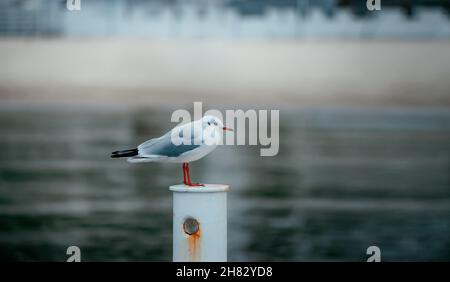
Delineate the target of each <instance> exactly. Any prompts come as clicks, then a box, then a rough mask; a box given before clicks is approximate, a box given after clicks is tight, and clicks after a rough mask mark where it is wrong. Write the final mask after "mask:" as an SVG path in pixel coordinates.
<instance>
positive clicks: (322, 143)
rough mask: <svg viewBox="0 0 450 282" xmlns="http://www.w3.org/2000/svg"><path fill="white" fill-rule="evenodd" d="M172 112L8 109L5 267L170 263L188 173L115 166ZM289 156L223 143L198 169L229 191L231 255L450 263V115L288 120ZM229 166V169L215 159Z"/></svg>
mask: <svg viewBox="0 0 450 282" xmlns="http://www.w3.org/2000/svg"><path fill="white" fill-rule="evenodd" d="M170 113H171V111H168V110H157V109H126V110H113V111H112V110H106V109H94V108H83V109H81V108H79V109H71V108H67V107H62V108H51V109H50V108H47V107H38V106H34V107H27V108H24V107H9V106H2V107H0V136H1V138H0V147H1V148H2V151H1V154H0V259H1V260H27V261H28V260H46V261H48V260H51V261H65V260H66V258H67V256H66V254H65V251H66V249H67V247H68V246H71V245H77V246H79V247H80V248H81V252H82V260H84V261H169V260H170V259H171V252H172V249H171V240H172V239H171V228H172V225H171V195H170V193H169V192H168V189H167V187H168V186H169V185H171V184H175V183H177V182H180V181H181V166H180V167H179V166H178V165H174V164H143V165H131V164H128V163H126V162H124V161H120V160H112V159H110V158H109V153H110V152H111V151H113V150H115V149H121V148H127V147H131V146H135V145H137V144H138V143H140V142H142V141H144V140H146V139H148V138H149V137H152V136H158V135H160V134H161V133H163V132H164V131H165V130H166V129H167V128H169V127H171V126H173V124H171V123H170V122H169V121H170ZM280 118H281V124H280V136H281V137H280V138H281V146H280V153H279V155H278V156H276V157H273V158H263V157H260V156H259V150H258V148H256V147H249V146H236V147H230V146H226V147H225V146H224V147H221V148H218V149H217V150H216V151H215V152H214V153H213V154H211V155H209V156H208V157H206V158H204V159H202V160H201V161H199V162H196V163H194V164H193V165H192V169H191V172H192V174H193V178H194V179H195V180H197V181H201V182H207V183H229V184H230V185H231V186H232V191H231V192H230V193H229V234H228V238H229V258H230V260H238V261H247V260H255V261H302V260H355V261H364V260H366V259H367V256H366V255H365V251H366V249H367V247H368V246H371V245H377V246H379V247H380V248H381V252H382V260H414V261H415V260H449V259H450V236H449V234H450V225H449V223H450V205H449V204H450V111H449V110H445V109H402V108H390V109H363V108H315V109H290V110H289V109H286V110H282V111H281V112H280ZM216 160H217V161H216Z"/></svg>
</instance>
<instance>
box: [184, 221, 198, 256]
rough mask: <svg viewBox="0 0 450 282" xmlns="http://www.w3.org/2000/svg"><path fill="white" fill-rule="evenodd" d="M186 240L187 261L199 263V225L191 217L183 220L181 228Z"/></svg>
mask: <svg viewBox="0 0 450 282" xmlns="http://www.w3.org/2000/svg"><path fill="white" fill-rule="evenodd" d="M182 229H183V232H184V234H185V236H186V240H187V251H188V255H189V261H200V256H201V231H200V223H199V222H198V221H197V220H196V219H195V218H192V217H188V218H186V219H185V220H184V223H183V226H182Z"/></svg>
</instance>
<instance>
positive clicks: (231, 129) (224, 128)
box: [222, 126, 233, 131]
mask: <svg viewBox="0 0 450 282" xmlns="http://www.w3.org/2000/svg"><path fill="white" fill-rule="evenodd" d="M222 129H223V130H227V131H233V128H229V127H226V126H224V127H223V128H222Z"/></svg>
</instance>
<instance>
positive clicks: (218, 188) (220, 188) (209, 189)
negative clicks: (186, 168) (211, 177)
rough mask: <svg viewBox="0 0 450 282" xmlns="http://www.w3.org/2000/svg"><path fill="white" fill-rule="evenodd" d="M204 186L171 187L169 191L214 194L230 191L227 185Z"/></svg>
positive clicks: (182, 185)
mask: <svg viewBox="0 0 450 282" xmlns="http://www.w3.org/2000/svg"><path fill="white" fill-rule="evenodd" d="M204 185H205V186H195V187H194V186H187V185H184V184H177V185H172V186H170V187H169V190H170V191H172V192H182V193H215V192H228V191H229V190H230V186H229V185H225V184H204Z"/></svg>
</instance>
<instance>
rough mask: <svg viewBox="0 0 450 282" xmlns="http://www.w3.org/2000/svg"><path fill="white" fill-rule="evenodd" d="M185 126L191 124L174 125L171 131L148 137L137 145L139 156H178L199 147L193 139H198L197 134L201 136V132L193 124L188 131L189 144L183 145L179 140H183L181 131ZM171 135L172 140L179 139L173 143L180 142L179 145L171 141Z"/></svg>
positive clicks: (182, 131)
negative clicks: (148, 138)
mask: <svg viewBox="0 0 450 282" xmlns="http://www.w3.org/2000/svg"><path fill="white" fill-rule="evenodd" d="M186 126H192V125H190V124H186V125H184V126H179V127H176V128H174V129H172V131H169V132H168V133H166V134H165V135H163V136H161V137H159V138H154V139H150V140H148V141H146V142H144V143H142V144H141V145H139V146H138V151H139V156H141V157H161V156H163V157H178V156H180V155H181V154H183V153H185V152H188V151H190V150H193V149H195V148H197V147H199V146H200V145H196V144H199V143H194V141H195V140H196V139H198V137H199V136H200V138H201V132H199V131H198V130H195V129H194V127H193V126H192V130H191V131H190V132H191V134H190V137H189V138H190V140H191V142H190V143H189V144H190V145H185V144H182V143H181V141H182V140H183V133H184V132H185V131H184V130H183V129H186ZM172 135H173V136H174V138H175V140H174V141H180V142H175V143H176V144H180V145H175V144H174V142H172ZM188 140H189V139H188Z"/></svg>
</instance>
